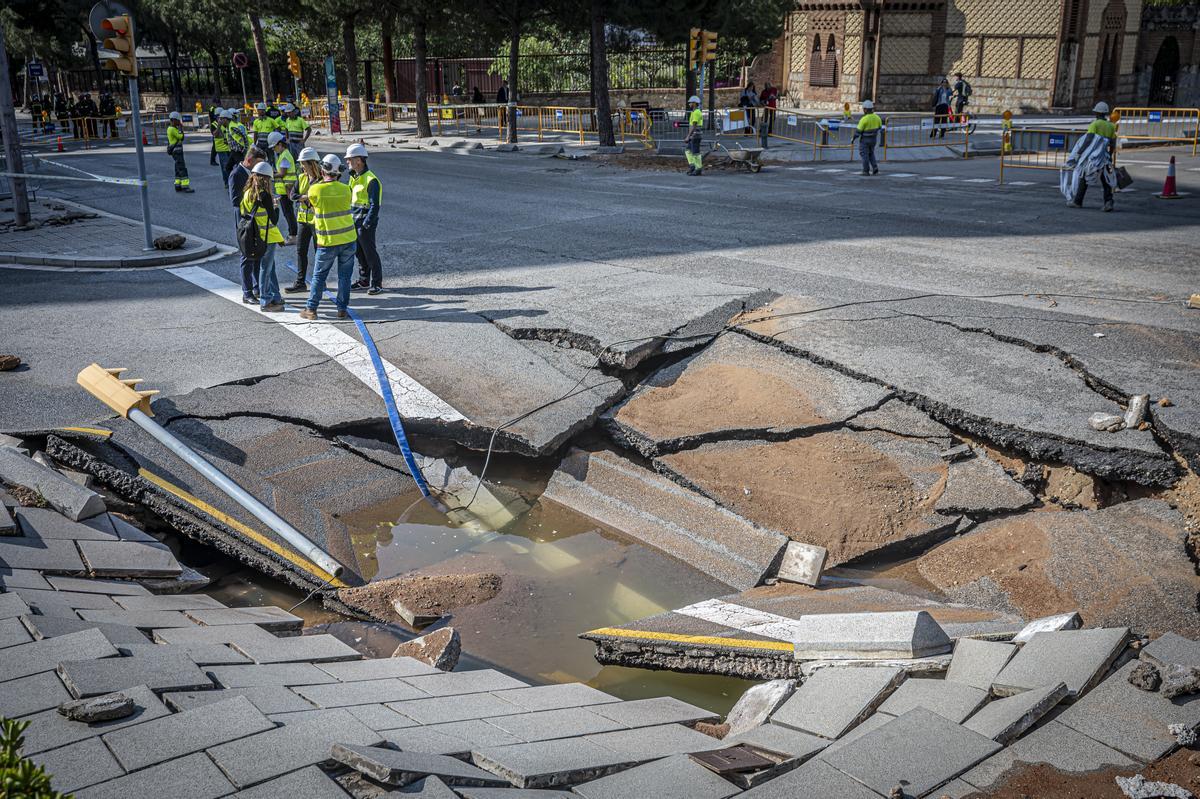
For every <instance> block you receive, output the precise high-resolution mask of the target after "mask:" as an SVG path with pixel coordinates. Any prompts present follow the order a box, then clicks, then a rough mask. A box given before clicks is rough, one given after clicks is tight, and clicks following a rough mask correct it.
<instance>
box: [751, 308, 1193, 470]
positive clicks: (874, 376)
mask: <svg viewBox="0 0 1200 799" xmlns="http://www.w3.org/2000/svg"><path fill="white" fill-rule="evenodd" d="M818 302H819V301H817V300H815V299H806V298H798V297H786V298H781V299H780V300H778V301H776V302H774V303H772V304H771V306H770V307H769V308H766V309H761V310H760V311H755V312H753V313H751V314H747V315H745V316H744V317H743V320H742V321H741V322H740V323H739V325H738V326H737V328H736V329H737V330H738V331H739V332H742V333H745V334H746V335H749V336H750V337H752V338H756V339H758V340H760V341H764V342H767V343H770V344H772V345H774V346H778V347H780V348H782V349H783V350H785V351H786V352H790V353H793V354H796V355H799V356H802V357H806V358H809V359H811V360H814V361H817V362H818V363H822V364H825V365H829V366H832V367H834V368H837V369H839V370H841V371H844V372H846V373H847V374H850V375H853V376H857V377H861V378H864V379H869V380H874V381H876V382H878V383H880V384H882V385H887V386H892V387H893V388H894V389H895V390H896V393H897V394H898V395H899V396H900V397H901V398H903V399H905V400H906V401H908V402H910V403H912V404H914V405H916V406H918V407H920V408H921V409H922V410H924V411H925V412H927V413H929V414H930V415H931V416H933V417H934V418H935V419H936V420H937V421H939V422H943V423H945V424H948V425H952V426H953V427H955V428H958V429H962V430H966V431H968V432H970V433H972V434H973V435H976V436H979V437H981V438H984V439H987V440H988V441H990V442H992V443H993V444H995V445H996V446H999V447H1001V448H1006V449H1014V450H1018V451H1021V452H1024V453H1025V454H1027V455H1029V456H1030V457H1032V458H1034V459H1036V460H1042V461H1057V462H1062V463H1067V464H1069V465H1071V466H1074V467H1076V468H1077V469H1079V470H1081V471H1084V472H1087V473H1089V474H1094V475H1096V476H1098V477H1103V478H1106V479H1117V480H1129V481H1132V482H1135V483H1138V484H1141V485H1148V486H1166V485H1170V484H1172V483H1174V482H1175V480H1176V479H1177V478H1178V475H1179V468H1178V466H1177V465H1176V464H1175V462H1174V460H1173V459H1172V458H1171V457H1170V455H1169V454H1167V453H1166V452H1164V451H1163V449H1162V448H1161V447H1160V446H1159V445H1158V443H1157V442H1156V441H1155V440H1154V437H1153V436H1152V435H1151V433H1150V432H1148V431H1137V430H1126V431H1122V432H1121V433H1120V434H1119V435H1118V434H1110V433H1100V432H1097V431H1095V430H1092V429H1091V427H1089V425H1088V423H1087V419H1088V417H1089V416H1091V414H1093V413H1095V412H1096V411H1100V410H1105V411H1112V412H1113V413H1119V412H1120V406H1118V405H1117V403H1115V402H1113V401H1111V400H1108V399H1106V398H1105V397H1103V396H1102V395H1100V394H1098V393H1096V392H1095V391H1094V390H1093V389H1092V388H1091V387H1090V386H1089V385H1088V384H1087V383H1086V382H1085V380H1084V377H1083V376H1082V375H1080V374H1079V372H1077V371H1075V370H1074V369H1073V368H1071V367H1070V366H1068V365H1067V364H1065V363H1063V362H1062V361H1061V360H1059V358H1057V357H1056V356H1055V355H1053V354H1051V353H1049V352H1041V351H1035V349H1033V348H1025V347H1022V346H1020V345H1019V344H1018V345H1015V344H1012V343H1007V342H1002V341H999V340H997V339H995V338H993V337H991V336H989V335H987V334H986V333H985V332H972V331H964V330H959V329H957V328H955V327H952V326H951V325H948V324H939V323H937V322H935V321H931V320H929V319H926V318H923V317H920V316H917V315H915V314H910V313H905V314H902V315H901V314H896V315H883V316H881V315H880V314H879V308H877V307H872V308H869V309H868V308H862V309H844V308H843V309H839V310H837V311H835V312H833V313H834V314H836V318H830V316H829V315H827V313H824V312H820V311H819V310H818V309H819V307H820V306H819V304H818ZM814 311H816V312H815V313H814ZM795 313H803V314H805V317H804V323H803V324H796V323H795V317H794V316H788V314H795ZM972 364H986V368H984V367H982V366H981V367H979V368H974V369H972V368H968V369H967V371H965V372H964V365H967V366H969V365H972ZM1031 374H1036V375H1038V379H1037V380H1036V381H1032V380H1029V379H1028V376H1029V375H1031Z"/></svg>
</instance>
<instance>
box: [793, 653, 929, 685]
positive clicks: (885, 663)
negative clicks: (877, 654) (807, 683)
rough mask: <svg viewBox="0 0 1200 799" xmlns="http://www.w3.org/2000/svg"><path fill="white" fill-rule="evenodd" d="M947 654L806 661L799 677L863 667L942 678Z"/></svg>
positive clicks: (802, 665)
mask: <svg viewBox="0 0 1200 799" xmlns="http://www.w3.org/2000/svg"><path fill="white" fill-rule="evenodd" d="M950 659H951V656H950V655H949V654H945V655H933V656H931V657H927V658H883V659H880V660H862V659H850V660H806V661H804V662H803V663H801V664H800V676H801V677H803V678H804V679H806V680H807V679H808V678H809V677H811V676H813V675H814V674H816V673H817V672H818V671H821V670H822V669H844V668H849V667H852V666H865V667H869V668H877V669H900V670H901V671H902V672H904V673H905V674H907V675H908V676H910V677H917V676H924V677H937V676H943V675H945V673H946V670H947V669H949V668H950Z"/></svg>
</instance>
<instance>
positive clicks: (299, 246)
mask: <svg viewBox="0 0 1200 799" xmlns="http://www.w3.org/2000/svg"><path fill="white" fill-rule="evenodd" d="M296 167H297V172H296V187H295V192H294V194H293V196H294V197H295V198H296V199H295V202H296V226H297V228H299V230H298V233H297V237H296V282H295V283H293V284H292V285H290V286H288V287H287V288H285V289H284V291H286V292H287V293H288V294H299V293H301V292H303V293H305V294H307V293H308V282H307V278H308V248H309V245H310V244H311V245H315V244H316V235H317V231H316V228H315V227H314V226H313V222H314V221H315V220H314V218H313V209H312V206H311V205H309V202H308V190H309V189H310V188H312V187H313V186H315V185H317V184H318V183H320V182H321V157H320V156H319V155H317V151H316V150H315V149H313V148H312V147H305V148H304V149H303V150H301V151H300V157H299V158H297V159H296Z"/></svg>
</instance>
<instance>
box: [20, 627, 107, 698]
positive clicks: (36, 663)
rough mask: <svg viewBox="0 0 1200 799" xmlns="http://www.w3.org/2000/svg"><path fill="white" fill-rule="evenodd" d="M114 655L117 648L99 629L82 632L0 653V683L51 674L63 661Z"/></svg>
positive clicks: (35, 642) (34, 642)
mask: <svg viewBox="0 0 1200 799" xmlns="http://www.w3.org/2000/svg"><path fill="white" fill-rule="evenodd" d="M116 656H117V650H116V648H115V647H114V646H113V645H112V644H110V643H109V642H108V639H107V638H105V637H104V636H103V635H102V634H101V633H100V632H99V631H98V630H81V631H80V632H77V633H70V634H68V635H60V636H57V637H55V638H47V639H45V640H43V641H33V642H32V643H28V644H21V645H19V646H10V647H9V648H8V649H3V650H0V681H7V680H15V679H17V678H18V677H28V676H29V675H31V674H37V673H38V672H42V671H53V670H54V669H55V668H56V667H57V666H58V664H59V663H61V662H63V661H64V660H83V659H85V658H112V657H116ZM101 693H108V691H101Z"/></svg>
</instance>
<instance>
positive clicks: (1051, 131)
mask: <svg viewBox="0 0 1200 799" xmlns="http://www.w3.org/2000/svg"><path fill="white" fill-rule="evenodd" d="M1086 134H1087V131H1086V130H1067V129H1063V128H1058V129H1056V128H1013V129H1012V130H1010V131H1005V142H1004V144H1005V146H1003V147H1001V148H1000V183H1001V185H1003V183H1004V172H1005V170H1008V169H1046V170H1054V171H1056V172H1057V171H1059V170H1061V169H1062V168H1063V167H1064V166H1065V165H1066V163H1067V157H1068V156H1069V155H1070V154H1071V150H1072V149H1074V147H1075V144H1076V142H1078V141H1079V139H1080V138H1081V137H1083V136H1084V135H1086Z"/></svg>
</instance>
